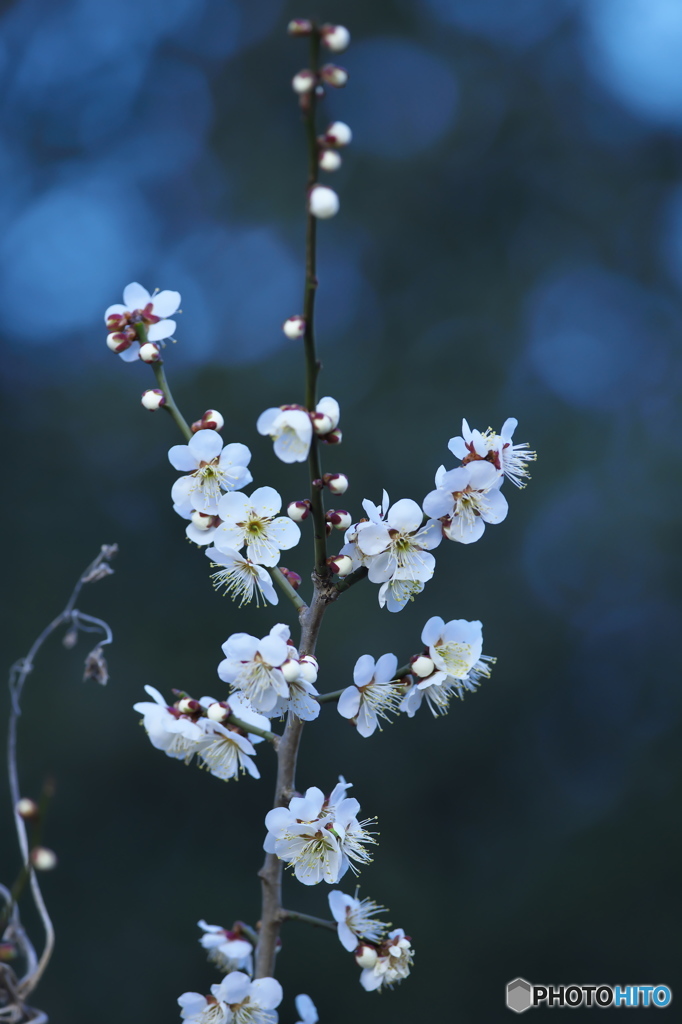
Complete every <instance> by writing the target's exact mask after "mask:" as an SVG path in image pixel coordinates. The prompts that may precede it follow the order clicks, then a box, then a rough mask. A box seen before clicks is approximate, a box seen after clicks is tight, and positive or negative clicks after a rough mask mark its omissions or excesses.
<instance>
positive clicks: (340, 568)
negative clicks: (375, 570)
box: [327, 555, 353, 576]
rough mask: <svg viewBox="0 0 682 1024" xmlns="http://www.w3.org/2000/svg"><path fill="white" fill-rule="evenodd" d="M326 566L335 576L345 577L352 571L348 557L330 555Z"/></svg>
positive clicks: (350, 560)
mask: <svg viewBox="0 0 682 1024" xmlns="http://www.w3.org/2000/svg"><path fill="white" fill-rule="evenodd" d="M327 565H328V566H329V568H330V569H331V571H332V572H333V573H335V575H337V576H347V575H348V573H349V572H352V571H353V559H352V558H349V557H348V555H332V557H331V558H328V559H327Z"/></svg>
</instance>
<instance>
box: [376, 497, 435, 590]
mask: <svg viewBox="0 0 682 1024" xmlns="http://www.w3.org/2000/svg"><path fill="white" fill-rule="evenodd" d="M422 518H423V517H422V511H421V509H420V508H419V505H418V504H417V502H416V501H412V499H411V498H402V499H401V500H400V501H397V502H396V503H395V505H392V506H391V508H390V509H389V510H388V513H387V515H386V520H385V522H383V523H371V524H370V525H368V526H367V527H366V528H365V529H363V530H362V531H358V536H357V542H356V543H357V546H358V548H359V549H360V551H361V552H362V553H363V554H364V555H366V556H370V560H369V562H368V564H369V579H370V581H371V582H372V583H386V582H387V581H388V580H390V579H399V580H411V581H414V582H422V583H423V582H425V581H426V580H429V579H431V577H432V576H433V570H434V566H435V564H436V560H435V558H434V557H433V555H432V554H430V550H429V549H431V548H435V547H438V545H439V544H440V542H441V540H442V539H443V535H442V530H441V524H440V523H439V522H438V521H437V520H435V519H430V520H429V522H427V523H426V525H425V526H424V527H422Z"/></svg>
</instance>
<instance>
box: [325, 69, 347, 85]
mask: <svg viewBox="0 0 682 1024" xmlns="http://www.w3.org/2000/svg"><path fill="white" fill-rule="evenodd" d="M320 78H321V79H322V81H323V82H326V84H327V85H331V86H333V87H334V88H335V89H343V87H344V85H345V84H346V82H347V81H348V72H347V71H346V69H345V68H342V67H339V65H338V64H325V65H324V66H323V67H321V68H320Z"/></svg>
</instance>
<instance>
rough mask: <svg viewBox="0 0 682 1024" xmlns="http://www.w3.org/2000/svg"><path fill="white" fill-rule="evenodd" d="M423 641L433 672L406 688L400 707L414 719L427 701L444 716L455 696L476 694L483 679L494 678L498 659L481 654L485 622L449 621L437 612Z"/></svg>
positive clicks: (426, 630) (431, 619)
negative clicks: (467, 693)
mask: <svg viewBox="0 0 682 1024" xmlns="http://www.w3.org/2000/svg"><path fill="white" fill-rule="evenodd" d="M422 643H424V644H425V645H426V648H427V649H428V655H429V657H430V659H431V661H432V663H433V671H432V672H431V673H430V674H429V675H427V676H423V677H419V676H418V677H417V678H418V682H415V683H413V684H412V685H411V686H410V687H409V689H408V690H407V691H406V693H405V696H404V697H403V699H402V701H401V703H400V710H401V711H404V712H406V713H407V715H408V717H409V718H412V717H413V716H414V714H415V713H416V712H417V710H418V709H419V708H420V706H421V704H422V701H423V700H426V702H427V704H428V705H429V708H430V709H431V712H432V714H433V715H444V714H446V712H447V711H448V708H449V705H450V699H451V698H452V697H453V696H457V697H460V698H462V697H463V696H464V691H465V690H468V691H469V692H470V693H474V692H475V691H476V689H477V687H478V686H479V685H480V681H481V679H482V678H489V677H490V666H491V665H493V664H494V663H495V659H494V658H491V657H489V656H488V655H486V654H481V651H482V648H483V633H482V627H481V623H480V622H478V621H477V620H476V621H473V622H469V621H468V620H466V619H452V620H451V621H450V622H445V621H444V620H443V619H442V618H440V616H437V615H434V616H433V617H432V618H430V619H429V620H428V622H427V623H426V625H425V626H424V629H423V630H422Z"/></svg>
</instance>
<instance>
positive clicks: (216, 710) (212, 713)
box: [206, 700, 232, 722]
mask: <svg viewBox="0 0 682 1024" xmlns="http://www.w3.org/2000/svg"><path fill="white" fill-rule="evenodd" d="M206 714H207V715H208V717H209V718H210V719H211V721H212V722H226V721H227V720H228V718H229V717H230V715H231V714H232V712H231V711H230V705H229V704H227V703H226V701H224V700H221V701H216V702H215V704H209V705H208V708H207V710H206Z"/></svg>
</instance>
